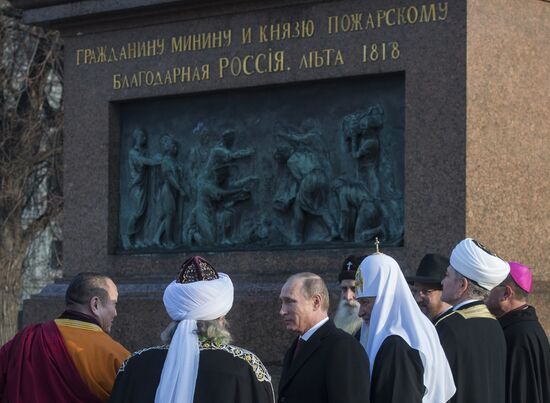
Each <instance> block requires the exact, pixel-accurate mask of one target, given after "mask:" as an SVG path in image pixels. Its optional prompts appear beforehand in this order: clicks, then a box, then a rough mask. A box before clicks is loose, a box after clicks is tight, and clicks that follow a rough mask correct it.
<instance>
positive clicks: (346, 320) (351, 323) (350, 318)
mask: <svg viewBox="0 0 550 403" xmlns="http://www.w3.org/2000/svg"><path fill="white" fill-rule="evenodd" d="M358 312H359V304H358V303H357V302H355V304H353V305H351V306H350V305H348V303H347V301H345V300H343V299H341V300H340V302H339V303H338V308H336V314H335V315H334V324H335V325H336V327H338V328H340V329H342V330H343V331H344V332H346V333H349V334H351V335H354V334H355V333H356V332H357V331H358V330H359V329H361V323H362V320H361V318H360V317H359V316H357V313H358Z"/></svg>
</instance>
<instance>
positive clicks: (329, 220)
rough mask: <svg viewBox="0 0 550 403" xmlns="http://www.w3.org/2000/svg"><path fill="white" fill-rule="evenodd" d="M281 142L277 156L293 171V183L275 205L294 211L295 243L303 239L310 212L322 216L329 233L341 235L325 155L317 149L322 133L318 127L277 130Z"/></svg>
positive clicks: (277, 197)
mask: <svg viewBox="0 0 550 403" xmlns="http://www.w3.org/2000/svg"><path fill="white" fill-rule="evenodd" d="M277 137H278V143H279V146H278V147H277V149H276V151H275V154H274V158H275V159H276V160H277V161H278V162H279V163H281V164H283V165H284V166H285V167H286V168H287V169H288V171H289V172H290V174H291V176H292V178H293V180H294V183H293V184H291V185H290V186H289V188H288V189H286V193H284V192H283V193H279V194H278V195H276V197H275V200H274V203H275V204H274V205H275V208H277V209H279V210H281V209H283V208H291V209H292V215H293V226H294V237H293V241H292V243H293V244H301V243H302V242H303V241H304V231H305V225H306V223H307V220H308V216H319V217H321V219H322V221H323V223H324V224H325V226H326V227H327V229H328V232H329V234H330V237H331V238H332V239H335V238H337V237H338V231H337V228H336V222H335V220H334V218H333V217H332V215H331V212H330V208H329V203H328V194H329V189H330V187H329V181H328V178H327V168H326V164H325V162H324V161H325V160H326V159H325V158H323V157H322V156H321V154H320V152H319V151H318V150H317V149H316V147H318V146H319V145H320V144H322V142H321V136H320V134H319V133H318V132H316V131H309V132H306V133H296V132H291V131H288V132H284V131H280V132H279V133H278V134H277Z"/></svg>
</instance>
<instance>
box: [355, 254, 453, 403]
mask: <svg viewBox="0 0 550 403" xmlns="http://www.w3.org/2000/svg"><path fill="white" fill-rule="evenodd" d="M355 290H356V295H357V298H362V297H376V299H375V302H374V306H373V309H372V313H371V317H370V323H369V328H368V332H367V331H366V330H367V329H366V323H364V322H363V327H362V329H361V344H362V345H363V348H364V349H365V350H366V352H367V355H368V356H369V360H370V366H371V374H372V370H373V368H374V363H375V360H376V355H377V354H378V350H380V347H381V346H382V343H383V342H384V340H385V339H386V338H387V337H389V336H392V335H395V336H399V337H401V338H402V339H403V340H404V341H405V342H406V343H407V344H408V345H409V346H410V347H411V348H413V349H415V350H417V351H418V352H419V354H420V359H421V360H422V366H423V368H424V373H423V383H424V386H425V387H426V391H425V393H424V396H423V398H422V402H423V403H442V402H446V401H448V400H449V399H450V398H451V397H452V396H453V395H454V393H455V391H456V388H455V384H454V381H453V374H452V372H451V368H450V367H449V362H448V361H447V357H446V356H445V352H444V351H443V348H442V347H441V343H440V341H439V336H438V335H437V332H436V330H435V327H434V326H433V324H432V323H431V322H430V321H429V319H428V318H427V317H426V315H424V314H423V313H422V312H421V311H420V308H419V307H418V304H417V303H416V301H415V300H414V298H413V296H412V293H411V291H410V289H409V286H408V284H407V281H406V280H405V277H404V276H403V273H402V272H401V269H400V268H399V265H398V264H397V262H396V261H395V260H394V259H392V258H391V257H389V256H387V255H385V254H383V253H378V254H374V255H370V256H367V257H366V258H365V260H363V262H362V263H361V265H360V266H359V269H358V270H357V274H356V281H355ZM367 333H368V336H365V335H366V334H367ZM385 365H393V364H392V363H386V364H385ZM371 379H372V378H371Z"/></svg>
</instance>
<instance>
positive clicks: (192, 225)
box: [185, 130, 257, 245]
mask: <svg viewBox="0 0 550 403" xmlns="http://www.w3.org/2000/svg"><path fill="white" fill-rule="evenodd" d="M234 142H235V132H234V131H233V130H226V131H224V133H223V134H222V140H221V142H220V143H219V144H218V145H216V146H215V147H214V148H212V149H211V150H210V154H209V156H208V161H207V163H206V168H205V170H204V172H203V174H202V175H201V176H200V177H199V180H198V185H197V199H196V202H195V206H194V207H193V209H192V211H191V214H190V216H189V219H188V221H187V223H186V225H185V232H186V234H185V238H186V239H187V242H188V243H189V244H193V243H196V244H198V245H212V244H214V243H215V242H221V243H224V244H230V243H231V240H230V237H231V234H230V232H231V231H232V229H233V226H232V224H233V219H234V215H235V211H234V209H233V206H234V205H235V204H236V203H238V202H239V201H243V200H247V199H249V198H250V190H249V189H248V187H247V185H248V184H249V183H250V182H251V181H255V180H257V177H255V176H249V177H245V178H241V179H240V180H238V181H234V182H233V183H231V182H230V181H229V176H230V172H231V168H232V166H233V165H234V163H235V161H237V160H239V159H242V158H247V157H250V156H251V155H253V154H254V149H252V148H244V149H240V150H237V151H233V150H232V148H233V144H234Z"/></svg>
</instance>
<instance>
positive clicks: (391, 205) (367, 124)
mask: <svg viewBox="0 0 550 403" xmlns="http://www.w3.org/2000/svg"><path fill="white" fill-rule="evenodd" d="M384 123H385V118H384V109H383V108H382V106H381V105H379V104H376V105H374V106H371V107H369V108H368V109H367V111H366V112H356V113H352V114H350V115H347V116H345V117H344V119H343V123H342V130H343V135H344V140H345V142H346V146H347V151H348V152H349V153H350V154H351V157H352V158H353V159H355V160H356V169H357V171H356V172H357V173H356V175H357V180H359V181H360V182H362V183H364V185H365V187H366V190H367V191H368V193H369V194H370V195H371V197H372V199H373V200H374V201H375V202H376V205H377V208H378V209H380V211H381V212H382V215H383V219H382V221H383V222H384V231H383V232H384V235H383V236H382V239H383V240H384V241H385V244H386V245H397V244H399V243H400V242H401V241H402V238H403V222H402V221H401V217H402V196H401V195H400V194H399V193H398V192H396V191H395V190H394V186H393V180H392V179H393V178H392V173H391V172H389V168H388V164H386V163H387V162H388V161H382V159H383V157H382V155H383V153H382V148H381V141H380V136H381V135H382V133H385V132H383V129H384ZM386 134H387V133H386Z"/></svg>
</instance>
